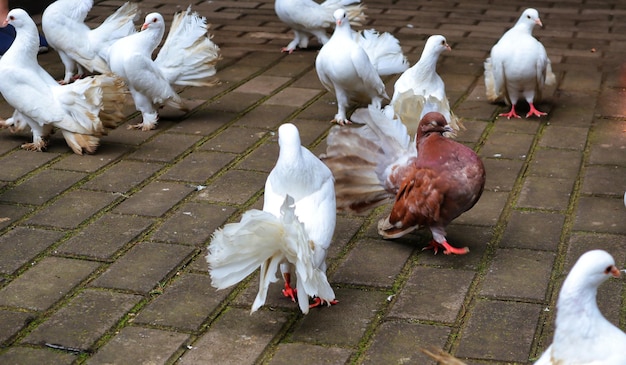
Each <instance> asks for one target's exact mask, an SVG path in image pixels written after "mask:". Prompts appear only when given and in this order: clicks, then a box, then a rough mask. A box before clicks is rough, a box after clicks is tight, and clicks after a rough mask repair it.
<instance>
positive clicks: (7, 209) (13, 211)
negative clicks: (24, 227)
mask: <svg viewBox="0 0 626 365" xmlns="http://www.w3.org/2000/svg"><path fill="white" fill-rule="evenodd" d="M32 210H33V208H29V207H24V206H19V205H2V213H0V228H6V227H7V226H9V225H11V224H14V223H15V222H16V221H18V220H20V219H21V218H23V217H25V216H26V215H28V214H29V213H30V212H31V211H32Z"/></svg>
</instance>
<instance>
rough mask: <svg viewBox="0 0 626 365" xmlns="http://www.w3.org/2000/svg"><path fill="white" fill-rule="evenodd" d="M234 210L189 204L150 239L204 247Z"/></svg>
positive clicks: (194, 203) (218, 206)
mask: <svg viewBox="0 0 626 365" xmlns="http://www.w3.org/2000/svg"><path fill="white" fill-rule="evenodd" d="M234 211H235V209H233V208H231V207H224V206H220V205H213V204H206V203H204V202H190V203H185V204H184V205H182V206H181V207H180V208H179V209H178V210H177V211H176V212H175V213H174V214H173V215H172V216H171V217H170V218H169V219H168V220H166V221H165V222H164V223H163V225H161V226H160V227H159V228H158V229H157V230H156V231H155V232H154V233H153V234H152V235H151V238H152V239H153V240H157V241H163V242H168V243H181V244H190V245H195V246H201V245H204V243H205V242H208V241H209V240H210V238H211V234H212V233H213V232H214V231H215V230H216V229H217V228H219V227H220V226H222V225H223V224H224V223H225V222H226V221H227V220H228V217H230V216H231V215H232V214H233V213H234Z"/></svg>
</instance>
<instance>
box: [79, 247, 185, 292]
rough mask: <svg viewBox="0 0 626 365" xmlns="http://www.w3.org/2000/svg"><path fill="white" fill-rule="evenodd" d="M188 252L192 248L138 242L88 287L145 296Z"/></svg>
mask: <svg viewBox="0 0 626 365" xmlns="http://www.w3.org/2000/svg"><path fill="white" fill-rule="evenodd" d="M191 252H192V248H190V247H187V246H182V245H171V244H164V243H152V242H140V243H138V244H137V245H135V246H134V247H133V248H132V249H130V251H128V252H127V253H126V254H125V255H123V256H122V257H121V258H119V259H118V260H117V261H116V262H115V263H114V264H112V265H111V266H109V268H108V269H107V270H106V271H105V272H104V273H102V275H100V276H99V277H98V278H96V279H95V280H94V281H92V282H91V283H90V285H91V286H93V287H102V288H117V289H125V290H132V291H136V292H140V293H144V294H147V293H148V292H149V291H150V290H152V289H153V288H155V287H156V286H157V285H158V284H159V283H160V282H161V281H162V280H164V279H166V278H167V276H168V275H169V274H170V273H171V272H172V270H174V268H176V266H178V265H179V264H180V262H181V261H182V260H183V259H184V258H186V257H188V256H189V255H190V254H191Z"/></svg>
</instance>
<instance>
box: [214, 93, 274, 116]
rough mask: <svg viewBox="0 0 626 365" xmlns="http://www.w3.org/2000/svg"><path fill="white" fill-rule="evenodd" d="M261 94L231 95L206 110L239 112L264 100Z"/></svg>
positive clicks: (218, 100)
mask: <svg viewBox="0 0 626 365" xmlns="http://www.w3.org/2000/svg"><path fill="white" fill-rule="evenodd" d="M262 98H263V96H262V95H260V94H252V93H235V92H233V93H229V94H226V95H225V96H223V97H221V98H219V99H217V100H216V101H214V102H212V103H210V104H209V105H207V106H206V109H209V110H215V111H220V112H239V111H241V110H245V109H246V108H249V107H251V106H252V105H253V104H255V103H257V102H259V101H260V99H262Z"/></svg>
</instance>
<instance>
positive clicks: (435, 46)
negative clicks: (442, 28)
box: [422, 35, 452, 55]
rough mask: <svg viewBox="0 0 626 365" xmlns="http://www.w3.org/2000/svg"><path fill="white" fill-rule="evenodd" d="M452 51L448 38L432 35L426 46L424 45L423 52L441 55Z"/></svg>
mask: <svg viewBox="0 0 626 365" xmlns="http://www.w3.org/2000/svg"><path fill="white" fill-rule="evenodd" d="M451 50H452V48H450V46H449V45H448V42H447V41H446V37H444V36H442V35H432V36H430V37H429V38H428V40H427V41H426V45H424V51H422V54H424V53H426V52H427V51H428V53H433V54H437V55H439V54H441V53H442V52H443V51H451Z"/></svg>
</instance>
